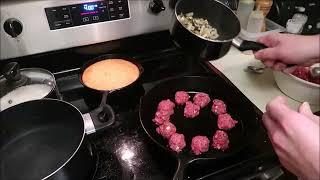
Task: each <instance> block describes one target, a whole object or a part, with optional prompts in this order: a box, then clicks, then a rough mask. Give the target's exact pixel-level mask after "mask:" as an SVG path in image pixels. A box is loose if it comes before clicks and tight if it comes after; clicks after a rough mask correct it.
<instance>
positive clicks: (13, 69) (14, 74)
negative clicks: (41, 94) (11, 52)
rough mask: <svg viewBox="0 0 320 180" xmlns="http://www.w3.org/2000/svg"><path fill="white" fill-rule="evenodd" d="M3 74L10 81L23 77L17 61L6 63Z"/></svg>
mask: <svg viewBox="0 0 320 180" xmlns="http://www.w3.org/2000/svg"><path fill="white" fill-rule="evenodd" d="M2 74H3V75H4V77H5V78H6V79H7V80H8V81H10V82H12V81H19V80H20V79H21V74H20V66H19V64H18V63H17V62H10V63H8V64H6V65H5V66H4V68H3V69H2Z"/></svg>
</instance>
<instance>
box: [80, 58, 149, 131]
mask: <svg viewBox="0 0 320 180" xmlns="http://www.w3.org/2000/svg"><path fill="white" fill-rule="evenodd" d="M110 59H123V60H126V61H129V62H131V63H133V64H134V65H136V66H137V67H138V69H139V76H138V78H137V79H136V80H135V81H134V82H132V83H131V84H129V85H127V86H125V87H121V88H118V89H112V90H105V91H102V90H96V89H93V88H90V87H88V86H86V84H85V83H84V82H83V80H82V75H83V72H84V71H85V70H86V69H87V68H88V67H89V66H91V65H93V64H94V63H96V62H99V61H103V60H110ZM80 72H81V73H80V74H79V79H80V82H81V84H82V85H83V86H84V87H85V88H86V90H87V91H89V92H90V94H92V95H93V94H97V95H99V96H100V97H101V103H100V105H99V107H98V108H97V109H96V110H95V111H96V116H97V117H98V119H99V121H100V122H101V129H105V128H104V127H103V124H104V126H109V125H110V124H113V122H114V120H113V121H112V120H110V118H108V117H107V116H110V115H111V116H114V114H115V112H114V110H113V108H112V107H111V106H110V105H108V104H107V97H108V95H109V94H111V93H117V92H119V91H126V90H127V89H130V88H131V87H133V86H135V85H136V84H137V83H138V81H139V80H140V77H141V75H142V73H143V67H142V66H141V64H140V63H138V62H137V61H136V60H135V59H133V58H129V57H126V56H122V55H118V54H107V55H102V56H99V57H97V58H94V59H92V60H90V61H88V62H87V63H85V64H84V65H83V67H82V68H81V71H80ZM113 119H114V118H113ZM105 121H109V122H110V123H107V125H105V124H106V123H105ZM103 122H104V123H103ZM98 130H99V129H98Z"/></svg>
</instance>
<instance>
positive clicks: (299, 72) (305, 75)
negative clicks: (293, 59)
mask: <svg viewBox="0 0 320 180" xmlns="http://www.w3.org/2000/svg"><path fill="white" fill-rule="evenodd" d="M292 75H294V76H296V77H298V78H300V79H303V80H306V81H309V82H313V83H315V84H320V77H318V78H313V77H312V76H311V73H310V71H309V68H308V67H302V66H300V67H297V68H296V69H295V70H294V71H293V72H292Z"/></svg>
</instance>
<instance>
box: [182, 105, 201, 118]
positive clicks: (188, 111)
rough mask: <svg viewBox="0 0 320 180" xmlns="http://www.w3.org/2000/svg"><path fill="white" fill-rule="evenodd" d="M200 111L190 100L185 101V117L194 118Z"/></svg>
mask: <svg viewBox="0 0 320 180" xmlns="http://www.w3.org/2000/svg"><path fill="white" fill-rule="evenodd" d="M199 113H200V106H198V105H196V104H193V103H192V102H190V101H188V102H186V106H185V107H184V117H186V118H194V117H196V116H198V115H199Z"/></svg>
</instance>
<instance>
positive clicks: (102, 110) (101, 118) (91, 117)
mask: <svg viewBox="0 0 320 180" xmlns="http://www.w3.org/2000/svg"><path fill="white" fill-rule="evenodd" d="M107 96H108V92H105V93H103V96H102V100H101V104H100V106H99V107H98V108H96V109H94V110H93V111H91V112H90V113H87V114H84V115H83V119H84V123H85V129H86V133H87V134H92V133H95V132H97V131H103V130H105V129H106V128H108V127H109V126H111V125H112V124H113V123H114V121H115V113H114V111H113V109H112V107H111V106H110V105H108V104H106V100H107Z"/></svg>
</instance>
